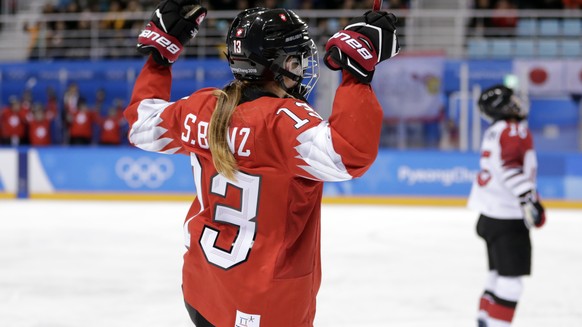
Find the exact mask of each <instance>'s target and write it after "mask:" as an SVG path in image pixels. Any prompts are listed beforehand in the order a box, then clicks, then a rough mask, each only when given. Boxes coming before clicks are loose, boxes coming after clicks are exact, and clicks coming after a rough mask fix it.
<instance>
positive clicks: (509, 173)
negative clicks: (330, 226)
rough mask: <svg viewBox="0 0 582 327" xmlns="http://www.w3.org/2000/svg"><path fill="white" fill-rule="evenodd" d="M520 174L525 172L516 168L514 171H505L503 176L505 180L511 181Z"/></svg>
mask: <svg viewBox="0 0 582 327" xmlns="http://www.w3.org/2000/svg"><path fill="white" fill-rule="evenodd" d="M519 174H523V170H521V169H518V168H514V169H508V170H505V171H504V172H503V173H502V175H501V176H502V177H503V179H510V178H511V177H513V176H515V175H519Z"/></svg>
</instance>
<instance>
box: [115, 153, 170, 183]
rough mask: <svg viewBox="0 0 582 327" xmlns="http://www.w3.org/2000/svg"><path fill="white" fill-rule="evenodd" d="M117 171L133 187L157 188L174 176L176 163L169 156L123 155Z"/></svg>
mask: <svg viewBox="0 0 582 327" xmlns="http://www.w3.org/2000/svg"><path fill="white" fill-rule="evenodd" d="M115 173H116V174H117V176H118V177H119V178H121V179H122V180H123V181H125V183H126V184H127V186H129V187H131V188H140V187H142V186H145V187H148V188H151V189H155V188H159V187H160V186H162V184H164V182H165V181H166V180H168V179H169V178H170V177H172V175H173V174H174V164H173V163H172V161H171V160H170V159H168V158H156V159H151V158H148V157H140V158H138V159H135V160H134V159H133V158H130V157H122V158H120V159H119V160H118V161H117V163H116V164H115Z"/></svg>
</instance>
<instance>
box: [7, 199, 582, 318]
mask: <svg viewBox="0 0 582 327" xmlns="http://www.w3.org/2000/svg"><path fill="white" fill-rule="evenodd" d="M188 206H189V204H188V203H184V202H79V201H77V202H66V201H39V200H34V201H17V200H4V201H0V327H133V326H135V327H173V326H175V327H185V326H192V325H191V324H190V323H189V319H188V317H187V313H186V311H185V309H184V307H183V302H182V297H181V292H180V279H181V264H182V254H183V253H184V251H185V248H184V246H183V231H182V221H183V219H184V215H185V214H186V211H187V209H188ZM475 223H476V214H475V213H473V212H470V211H468V210H466V209H464V208H434V207H417V208H413V207H395V206H343V205H326V206H324V207H323V218H322V225H323V227H322V260H323V284H322V288H321V291H320V293H319V297H318V313H317V317H316V323H315V325H316V326H318V327H331V326H333V327H343V326H345V327H347V326H350V327H382V326H396V327H400V326H402V327H456V326H458V327H472V326H476V323H475V313H476V308H477V303H478V299H479V296H480V294H481V292H482V285H483V280H484V278H485V273H486V261H485V248H484V245H483V243H482V241H481V240H480V239H478V238H477V236H476V234H475ZM581 234H582V211H575V210H558V209H553V210H552V209H549V210H548V224H547V225H546V226H545V227H544V228H543V229H541V230H535V231H533V232H532V241H533V246H534V263H533V276H531V277H529V278H527V279H526V280H525V291H524V294H523V297H522V301H521V302H520V304H519V306H518V309H517V314H516V318H515V320H514V326H515V327H562V326H563V327H580V326H582V235H581ZM266 327H271V326H266Z"/></svg>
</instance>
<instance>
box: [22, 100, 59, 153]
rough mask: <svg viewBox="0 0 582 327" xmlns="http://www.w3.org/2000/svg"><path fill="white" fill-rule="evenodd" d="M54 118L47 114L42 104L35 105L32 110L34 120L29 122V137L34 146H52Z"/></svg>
mask: <svg viewBox="0 0 582 327" xmlns="http://www.w3.org/2000/svg"><path fill="white" fill-rule="evenodd" d="M53 118H54V115H52V114H51V113H49V112H45V111H44V108H43V107H42V105H41V104H35V105H34V107H33V110H32V119H31V120H30V121H29V122H28V124H29V125H28V137H29V139H30V144H31V145H33V146H45V145H50V144H51V142H52V137H51V122H52V120H53Z"/></svg>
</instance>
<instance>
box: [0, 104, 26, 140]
mask: <svg viewBox="0 0 582 327" xmlns="http://www.w3.org/2000/svg"><path fill="white" fill-rule="evenodd" d="M0 126H1V128H0V130H1V131H2V135H1V143H2V144H4V145H12V146H17V145H21V144H26V143H27V142H26V118H25V117H24V115H23V114H22V109H21V105H20V100H18V97H16V96H11V97H10V100H9V105H8V107H6V108H4V109H3V110H2V112H1V113H0Z"/></svg>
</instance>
